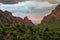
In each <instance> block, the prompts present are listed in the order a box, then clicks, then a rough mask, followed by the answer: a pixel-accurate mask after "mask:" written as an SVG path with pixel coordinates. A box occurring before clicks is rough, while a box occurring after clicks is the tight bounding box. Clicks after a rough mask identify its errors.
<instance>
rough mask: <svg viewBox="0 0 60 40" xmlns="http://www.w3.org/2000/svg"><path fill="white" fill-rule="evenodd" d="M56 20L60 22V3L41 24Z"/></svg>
mask: <svg viewBox="0 0 60 40" xmlns="http://www.w3.org/2000/svg"><path fill="white" fill-rule="evenodd" d="M54 22H60V4H59V5H58V6H57V7H56V8H55V9H54V10H53V11H52V12H51V14H49V15H48V16H45V17H44V18H43V20H42V21H41V24H44V23H54Z"/></svg>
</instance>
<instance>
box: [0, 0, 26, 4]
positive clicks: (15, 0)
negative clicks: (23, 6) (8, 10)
mask: <svg viewBox="0 0 60 40" xmlns="http://www.w3.org/2000/svg"><path fill="white" fill-rule="evenodd" d="M22 1H27V0H0V3H4V4H13V3H18V2H22Z"/></svg>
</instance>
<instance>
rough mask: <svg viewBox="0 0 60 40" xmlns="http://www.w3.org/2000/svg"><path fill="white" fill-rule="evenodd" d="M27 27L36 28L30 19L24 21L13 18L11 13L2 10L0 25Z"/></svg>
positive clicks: (0, 12)
mask: <svg viewBox="0 0 60 40" xmlns="http://www.w3.org/2000/svg"><path fill="white" fill-rule="evenodd" d="M18 24H19V25H25V26H35V25H34V24H33V23H32V21H31V20H29V19H28V17H25V18H24V19H22V18H20V17H16V16H13V15H12V13H11V12H8V11H2V10H0V25H11V26H16V25H18Z"/></svg>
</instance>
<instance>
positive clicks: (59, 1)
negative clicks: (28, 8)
mask: <svg viewBox="0 0 60 40" xmlns="http://www.w3.org/2000/svg"><path fill="white" fill-rule="evenodd" d="M32 1H48V2H50V3H52V4H57V3H59V4H60V0H32Z"/></svg>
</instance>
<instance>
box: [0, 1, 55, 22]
mask: <svg viewBox="0 0 60 40" xmlns="http://www.w3.org/2000/svg"><path fill="white" fill-rule="evenodd" d="M53 8H55V4H50V3H48V2H47V1H45V2H35V1H25V2H19V3H16V4H0V9H1V10H3V11H4V10H8V11H10V12H12V13H13V15H14V16H20V17H22V18H24V17H25V16H28V17H29V18H30V19H31V20H34V19H35V18H38V20H41V19H42V18H43V17H44V16H45V15H48V14H49V12H51V11H52V10H53ZM40 18H41V19H40ZM38 20H37V21H38ZM35 21H36V20H35Z"/></svg>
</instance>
